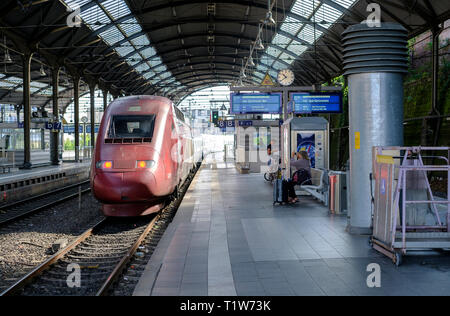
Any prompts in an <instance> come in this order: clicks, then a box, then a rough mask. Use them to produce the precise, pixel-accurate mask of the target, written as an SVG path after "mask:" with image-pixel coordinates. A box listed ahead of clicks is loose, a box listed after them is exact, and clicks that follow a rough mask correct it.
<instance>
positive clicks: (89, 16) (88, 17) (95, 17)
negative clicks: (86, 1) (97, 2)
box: [80, 6, 111, 31]
mask: <svg viewBox="0 0 450 316" xmlns="http://www.w3.org/2000/svg"><path fill="white" fill-rule="evenodd" d="M80 16H81V18H82V19H83V21H84V22H85V23H86V24H87V26H88V27H90V28H91V29H92V30H94V31H96V30H98V29H100V28H102V27H104V26H105V25H107V24H109V23H111V20H110V19H109V18H108V16H107V15H106V14H105V12H104V11H103V10H102V9H101V8H100V7H98V6H94V7H92V8H89V9H88V10H84V11H82V12H81V13H80Z"/></svg>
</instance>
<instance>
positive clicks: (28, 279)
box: [0, 218, 107, 296]
mask: <svg viewBox="0 0 450 316" xmlns="http://www.w3.org/2000/svg"><path fill="white" fill-rule="evenodd" d="M106 220H107V218H103V219H102V220H101V221H99V222H98V223H97V224H95V225H94V226H92V227H91V228H89V229H88V230H86V231H85V232H84V233H83V234H81V235H80V236H78V237H77V238H76V239H75V240H74V241H73V242H71V243H70V244H69V245H68V246H67V247H65V248H64V249H61V250H60V251H59V252H58V253H56V254H55V255H53V256H52V257H51V258H49V259H47V260H46V261H45V262H43V263H41V264H40V265H39V266H38V267H36V268H35V269H33V270H32V271H31V272H29V273H28V274H26V275H25V276H23V277H22V278H21V279H20V280H18V281H17V282H16V283H14V284H13V285H12V286H11V287H9V288H8V289H6V290H5V291H3V292H2V293H0V296H10V295H14V294H15V293H17V292H18V291H19V290H21V289H22V288H24V287H25V286H26V285H27V284H28V283H30V282H31V281H32V280H33V279H34V278H35V277H37V276H39V275H41V274H42V273H43V272H44V271H45V270H47V269H48V268H49V267H50V266H52V265H53V264H54V263H56V262H57V261H58V260H59V259H61V258H62V257H64V256H65V255H66V254H67V253H68V252H69V251H71V250H72V249H74V248H75V247H76V246H78V245H79V244H81V243H82V242H83V241H85V240H86V239H87V238H88V237H90V236H91V235H92V233H93V232H94V231H95V230H96V229H99V228H100V227H101V226H102V225H104V223H105V222H106Z"/></svg>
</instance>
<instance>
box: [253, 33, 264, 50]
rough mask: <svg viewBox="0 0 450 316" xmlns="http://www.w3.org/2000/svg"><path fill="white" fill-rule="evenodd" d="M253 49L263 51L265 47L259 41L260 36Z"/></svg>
mask: <svg viewBox="0 0 450 316" xmlns="http://www.w3.org/2000/svg"><path fill="white" fill-rule="evenodd" d="M255 48H256V49H257V50H264V49H265V47H264V45H263V43H262V41H261V37H260V36H258V39H257V40H256V46H255Z"/></svg>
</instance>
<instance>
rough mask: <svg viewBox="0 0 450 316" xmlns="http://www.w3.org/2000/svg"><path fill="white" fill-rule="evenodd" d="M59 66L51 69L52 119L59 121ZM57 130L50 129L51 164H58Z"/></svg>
mask: <svg viewBox="0 0 450 316" xmlns="http://www.w3.org/2000/svg"><path fill="white" fill-rule="evenodd" d="M59 71H60V68H59V66H56V67H53V69H52V87H53V93H52V103H53V121H54V122H59V102H58V97H59V91H58V83H59ZM59 135H60V133H59V131H58V130H52V131H51V135H50V141H51V148H50V158H51V162H52V165H59V155H58V153H59Z"/></svg>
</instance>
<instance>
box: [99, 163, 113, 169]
mask: <svg viewBox="0 0 450 316" xmlns="http://www.w3.org/2000/svg"><path fill="white" fill-rule="evenodd" d="M95 166H96V167H97V169H112V166H113V162H112V161H98V162H97V163H96V164H95Z"/></svg>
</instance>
